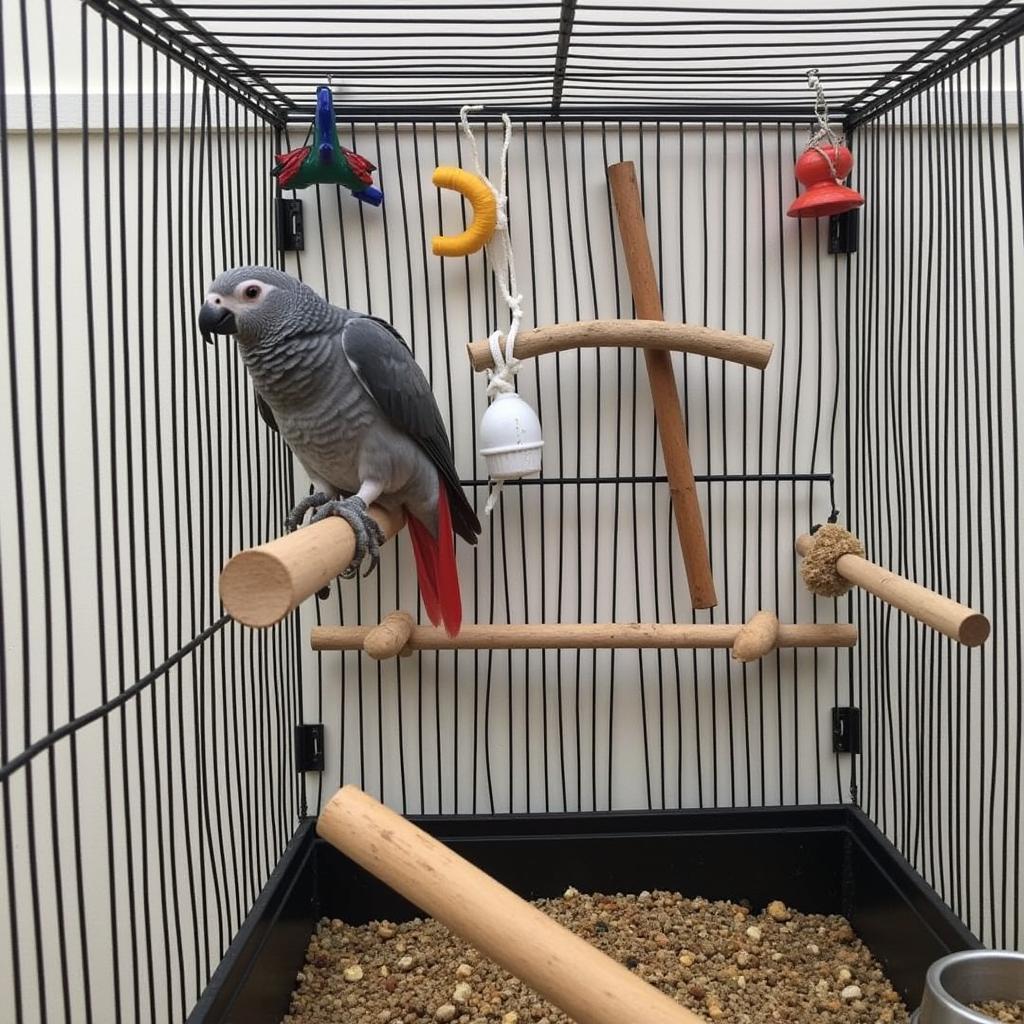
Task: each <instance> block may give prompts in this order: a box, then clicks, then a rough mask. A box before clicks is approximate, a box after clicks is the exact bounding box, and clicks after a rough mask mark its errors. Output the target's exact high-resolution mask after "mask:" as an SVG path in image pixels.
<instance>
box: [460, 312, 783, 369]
mask: <svg viewBox="0 0 1024 1024" xmlns="http://www.w3.org/2000/svg"><path fill="white" fill-rule="evenodd" d="M503 342H504V339H503ZM574 348H646V349H661V350H664V351H667V352H688V353H690V354H691V355H697V356H707V357H708V358H710V359H725V360H727V361H728V362H731V363H740V364H741V365H743V366H751V367H753V368H754V369H755V370H763V369H764V368H765V367H766V366H767V365H768V360H769V359H770V358H771V355H772V349H773V345H772V343H771V342H770V341H764V340H763V339H761V338H750V337H748V336H747V335H745V334H733V333H732V332H730V331H719V330H716V329H715V328H713V327H697V326H694V325H692V324H668V323H665V322H664V321H663V320H579V321H576V322H574V323H566V324H552V325H551V326H550V327H534V328H533V329H532V330H529V331H520V332H519V334H517V335H516V359H531V358H533V357H535V356H543V355H547V354H548V353H549V352H565V351H566V350H567V349H574ZM466 349H467V351H468V352H469V361H470V363H471V364H472V366H473V369H474V370H476V371H477V373H480V372H481V371H482V370H493V369H494V355H493V354H492V352H491V344H490V342H489V341H488V340H487V339H486V338H484V339H483V340H482V341H471V342H470V343H469V344H468V345H467V346H466Z"/></svg>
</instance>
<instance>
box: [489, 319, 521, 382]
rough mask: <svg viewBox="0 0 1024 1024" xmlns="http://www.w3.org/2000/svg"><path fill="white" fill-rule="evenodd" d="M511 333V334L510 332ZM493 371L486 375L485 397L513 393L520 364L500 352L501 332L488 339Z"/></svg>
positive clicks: (514, 358) (513, 357) (513, 358)
mask: <svg viewBox="0 0 1024 1024" xmlns="http://www.w3.org/2000/svg"><path fill="white" fill-rule="evenodd" d="M510 333H511V332H510ZM487 344H488V345H490V348H491V358H492V359H493V360H494V369H493V370H489V371H488V373H487V396H488V397H489V398H494V397H496V396H497V395H508V394H511V393H512V392H514V391H515V389H516V385H515V376H516V374H517V373H518V372H519V365H520V362H519V360H518V359H516V357H515V356H513V355H506V354H505V352H502V350H501V331H495V332H494V333H493V334H492V335H491V336H490V337H489V338H488V339H487Z"/></svg>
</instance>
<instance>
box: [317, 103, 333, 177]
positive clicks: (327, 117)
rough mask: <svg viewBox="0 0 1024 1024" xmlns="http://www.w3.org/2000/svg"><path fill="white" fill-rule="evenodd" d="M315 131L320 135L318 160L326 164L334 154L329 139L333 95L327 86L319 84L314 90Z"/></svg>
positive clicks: (331, 126)
mask: <svg viewBox="0 0 1024 1024" xmlns="http://www.w3.org/2000/svg"><path fill="white" fill-rule="evenodd" d="M316 129H317V130H316V133H317V135H318V136H319V137H320V145H319V147H318V148H317V151H318V152H319V154H320V160H321V161H322V162H323V163H325V164H328V163H330V162H331V158H332V157H333V156H334V146H333V145H332V144H331V141H330V140H331V139H332V138H333V136H334V97H333V96H332V95H331V90H330V89H328V88H327V86H324V85H322V86H320V88H319V89H317V91H316Z"/></svg>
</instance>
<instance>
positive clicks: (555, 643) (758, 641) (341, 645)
mask: <svg viewBox="0 0 1024 1024" xmlns="http://www.w3.org/2000/svg"><path fill="white" fill-rule="evenodd" d="M762 614H766V613H762ZM397 617H404V618H402V619H401V624H399V620H398V618H397ZM771 618H772V620H774V616H771ZM755 624H756V626H757V630H756V632H757V636H756V637H753V636H751V627H752V626H755ZM385 630H386V631H387V633H388V635H389V636H390V637H391V642H390V643H387V642H385V644H384V645H381V643H380V641H381V639H382V632H383V631H385ZM741 639H742V640H743V644H744V645H743V646H741V647H739V648H738V649H737V653H736V657H737V658H739V659H740V660H743V661H748V660H752V659H753V658H759V657H763V656H764V655H765V654H767V653H769V652H770V651H772V650H774V649H775V648H776V647H852V646H853V645H854V644H855V643H856V642H857V627H856V626H851V625H848V624H847V623H835V624H833V623H807V624H801V623H797V624H796V625H792V626H782V625H779V624H778V622H777V620H774V625H773V626H769V629H768V636H767V638H766V637H765V636H764V635H763V623H761V622H760V621H759V620H758V616H754V618H753V619H751V622H750V623H749V624H748V625H739V626H730V625H725V624H710V625H676V624H675V623H661V622H607V623H595V624H591V623H541V624H538V625H501V624H496V625H469V626H463V627H462V630H461V632H460V633H459V635H458V636H448V634H447V633H445V632H444V630H441V629H434V628H433V627H431V626H416V625H413V622H412V619H411V618H410V617H409V616H408V615H406V613H404V612H394V613H392V615H389V616H388V617H387V618H386V619H385V620H384V622H382V623H381V624H380V625H379V626H314V627H313V631H312V633H311V634H310V644H311V645H312V647H313V650H315V651H360V650H365V651H366V652H367V653H368V654H370V655H371V656H372V657H375V658H381V657H394V656H395V655H398V654H406V653H408V652H411V651H505V650H593V649H601V648H608V649H613V650H619V649H623V650H635V649H643V650H649V649H656V650H674V649H680V648H730V647H733V646H734V645H735V644H736V643H737V641H738V640H741Z"/></svg>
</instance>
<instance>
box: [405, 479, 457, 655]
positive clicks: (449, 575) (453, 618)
mask: <svg viewBox="0 0 1024 1024" xmlns="http://www.w3.org/2000/svg"><path fill="white" fill-rule="evenodd" d="M408 518H409V536H410V537H411V538H412V550H413V554H414V555H415V556H416V576H417V579H418V581H419V585H420V596H421V597H422V598H423V607H424V608H426V610H427V615H428V617H429V618H430V621H431V622H432V623H433V624H434V625H435V626H440V625H441V624H442V623H443V624H444V629H445V632H446V633H447V634H448V635H449V636H456V635H457V634H458V632H459V629H460V628H461V627H462V595H461V593H460V591H459V573H458V567H457V565H456V562H455V534H454V533H453V532H452V516H451V510H450V509H449V507H448V494H447V492H446V490H445V484H444V481H443V480H439V481H438V488H437V538H436V539H435V538H434V537H432V536H431V535H430V531H429V530H428V529H427V528H426V527H425V526H424V525H423V524H422V523H421V522H420V521H419V520H418V519H417V518H416V517H415V516H412V515H410V516H409V517H408Z"/></svg>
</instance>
